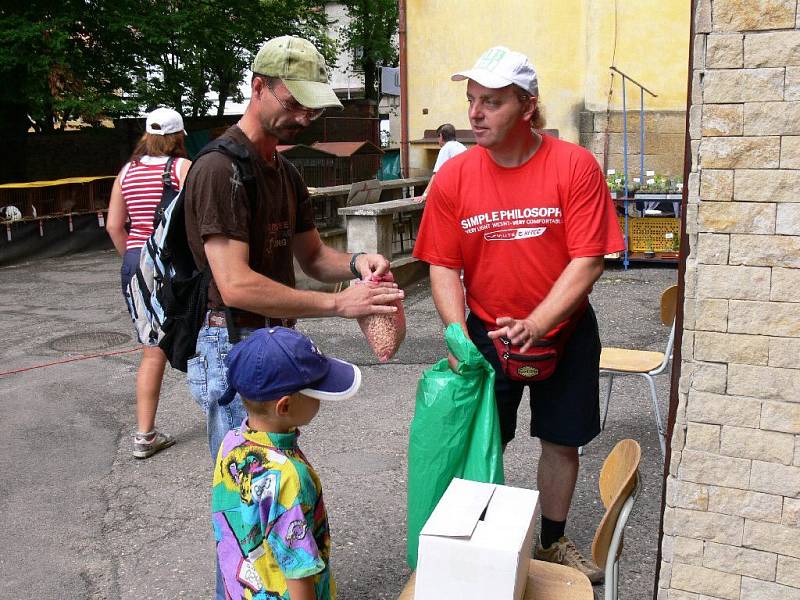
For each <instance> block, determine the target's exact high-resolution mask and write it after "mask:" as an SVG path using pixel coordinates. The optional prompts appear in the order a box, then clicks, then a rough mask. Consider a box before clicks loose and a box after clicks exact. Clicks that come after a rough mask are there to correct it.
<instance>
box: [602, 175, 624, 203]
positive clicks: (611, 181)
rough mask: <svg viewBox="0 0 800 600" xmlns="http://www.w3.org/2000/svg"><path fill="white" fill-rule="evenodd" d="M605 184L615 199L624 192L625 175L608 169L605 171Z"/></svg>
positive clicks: (620, 196)
mask: <svg viewBox="0 0 800 600" xmlns="http://www.w3.org/2000/svg"><path fill="white" fill-rule="evenodd" d="M606 184H607V185H608V191H609V192H611V197H612V198H613V199H614V200H616V199H618V198H622V197H623V196H624V194H625V175H623V174H621V173H617V171H616V170H615V169H609V170H608V173H606Z"/></svg>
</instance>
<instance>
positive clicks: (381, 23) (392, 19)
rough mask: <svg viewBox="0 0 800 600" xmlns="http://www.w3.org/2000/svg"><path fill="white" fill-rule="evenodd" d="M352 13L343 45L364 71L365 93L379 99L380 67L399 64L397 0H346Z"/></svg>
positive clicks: (349, 12) (349, 13)
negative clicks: (396, 39)
mask: <svg viewBox="0 0 800 600" xmlns="http://www.w3.org/2000/svg"><path fill="white" fill-rule="evenodd" d="M342 4H344V6H345V8H346V9H347V13H348V15H349V16H350V24H349V25H348V26H347V27H346V28H345V29H344V32H345V39H344V40H343V41H342V45H343V47H344V48H345V49H347V50H349V51H350V52H352V53H353V56H354V60H355V62H356V64H357V65H358V67H359V70H361V71H363V73H364V96H365V97H367V98H370V99H372V100H378V98H379V97H380V90H379V89H378V84H379V83H380V78H379V77H378V68H379V67H381V66H386V67H389V66H396V65H397V46H396V41H395V35H396V34H397V27H398V13H397V10H398V9H397V0H343V2H342Z"/></svg>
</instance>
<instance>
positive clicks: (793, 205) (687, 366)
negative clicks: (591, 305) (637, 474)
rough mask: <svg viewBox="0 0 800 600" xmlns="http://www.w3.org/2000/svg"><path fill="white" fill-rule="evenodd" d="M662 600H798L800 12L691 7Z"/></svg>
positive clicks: (733, 3)
mask: <svg viewBox="0 0 800 600" xmlns="http://www.w3.org/2000/svg"><path fill="white" fill-rule="evenodd" d="M693 18H694V24H695V39H694V41H693V43H694V46H693V48H694V59H693V65H691V66H692V94H691V108H690V125H689V128H690V136H691V148H692V171H691V176H690V179H689V182H688V194H689V205H688V209H687V212H686V228H687V234H688V237H689V243H690V247H691V252H690V254H689V257H688V260H687V264H686V273H685V303H684V316H685V322H684V332H683V346H682V349H681V351H682V361H683V362H682V364H681V378H680V388H679V393H678V398H679V404H678V411H677V418H676V423H675V430H674V434H673V437H672V440H671V448H672V459H671V462H670V465H669V476H668V479H667V499H666V500H667V501H666V504H667V507H666V512H665V515H664V538H663V541H662V544H663V545H662V564H661V571H660V579H659V588H660V589H659V594H658V597H659V599H667V600H707V599H710V598H725V599H729V600H739V599H742V600H745V599H747V600H760V599H767V598H769V599H770V600H790V599H791V600H798V599H800V11H799V10H798V2H797V0H713V1H712V0H696V2H695V12H694V15H693Z"/></svg>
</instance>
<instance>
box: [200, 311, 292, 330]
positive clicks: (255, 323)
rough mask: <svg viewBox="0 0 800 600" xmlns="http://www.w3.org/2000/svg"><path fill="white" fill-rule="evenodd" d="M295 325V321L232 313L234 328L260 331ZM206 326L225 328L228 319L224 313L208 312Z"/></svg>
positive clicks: (253, 314) (245, 313)
mask: <svg viewBox="0 0 800 600" xmlns="http://www.w3.org/2000/svg"><path fill="white" fill-rule="evenodd" d="M295 323H297V320H296V319H277V318H273V317H270V318H267V317H264V316H262V315H257V314H255V313H247V312H234V313H233V325H234V327H243V328H246V329H260V328H261V327H294V325H295ZM208 325H209V327H227V326H228V317H227V315H226V314H225V311H222V310H212V311H209V313H208Z"/></svg>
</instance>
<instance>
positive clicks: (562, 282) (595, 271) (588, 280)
mask: <svg viewBox="0 0 800 600" xmlns="http://www.w3.org/2000/svg"><path fill="white" fill-rule="evenodd" d="M603 268H604V262H603V257H602V256H585V257H579V258H573V259H572V260H571V261H570V262H569V264H568V265H567V268H566V269H564V271H563V272H562V273H561V275H560V276H559V278H558V279H557V280H556V282H555V284H554V285H553V287H552V289H551V290H550V292H549V293H548V294H547V296H545V298H544V300H542V302H541V303H540V304H539V306H537V307H536V308H535V309H533V312H531V314H529V315H528V316H527V317H525V318H524V319H512V318H511V317H502V316H501V317H498V318H497V320H496V322H497V325H499V326H500V328H499V329H496V330H494V331H490V332H489V337H490V338H497V337H500V336H504V337H507V338H508V339H509V340H511V343H512V344H514V345H516V346H522V348H521V350H522V351H523V352H524V351H526V350H527V349H528V348H529V347H530V345H531V344H533V342H535V341H536V340H538V339H539V338H541V337H542V336H544V335H545V334H546V333H547V332H548V331H550V330H551V329H552V328H553V327H555V326H556V325H558V324H559V323H560V322H561V321H563V320H564V319H566V318H567V317H568V316H569V315H570V314H572V312H573V311H574V310H575V309H576V308H577V307H578V306H579V305H580V303H581V302H583V299H584V298H585V297H586V296H587V295H588V293H589V290H591V289H592V285H593V284H594V282H595V281H597V279H598V278H599V277H600V275H602V274H603Z"/></svg>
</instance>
